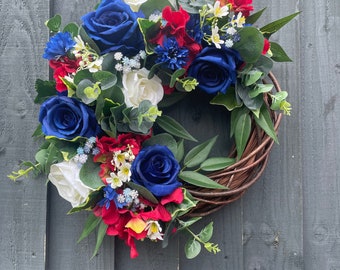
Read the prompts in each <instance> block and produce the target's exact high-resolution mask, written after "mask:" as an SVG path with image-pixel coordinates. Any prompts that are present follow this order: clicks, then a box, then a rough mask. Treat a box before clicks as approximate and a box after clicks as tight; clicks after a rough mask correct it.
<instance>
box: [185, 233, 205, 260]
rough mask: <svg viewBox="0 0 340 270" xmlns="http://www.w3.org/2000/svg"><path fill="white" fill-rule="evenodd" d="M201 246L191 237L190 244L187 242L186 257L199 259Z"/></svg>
mask: <svg viewBox="0 0 340 270" xmlns="http://www.w3.org/2000/svg"><path fill="white" fill-rule="evenodd" d="M201 248H202V247H201V244H200V243H199V242H198V241H196V240H195V238H194V237H190V239H189V240H188V242H186V244H185V247H184V251H185V256H186V257H187V258H188V259H193V258H195V257H197V255H198V254H200V252H201Z"/></svg>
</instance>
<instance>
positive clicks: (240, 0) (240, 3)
mask: <svg viewBox="0 0 340 270" xmlns="http://www.w3.org/2000/svg"><path fill="white" fill-rule="evenodd" d="M221 3H222V5H225V4H226V3H229V4H231V5H232V7H233V10H234V12H236V13H238V12H242V15H243V16H244V17H248V16H249V14H250V11H253V10H254V7H253V6H252V4H253V0H226V1H225V0H223V1H221Z"/></svg>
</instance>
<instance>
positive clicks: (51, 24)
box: [45, 14, 61, 33]
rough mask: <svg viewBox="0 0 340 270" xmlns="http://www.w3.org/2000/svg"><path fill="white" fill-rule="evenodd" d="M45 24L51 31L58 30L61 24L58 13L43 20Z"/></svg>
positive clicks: (55, 31)
mask: <svg viewBox="0 0 340 270" xmlns="http://www.w3.org/2000/svg"><path fill="white" fill-rule="evenodd" d="M45 25H46V26H47V27H48V29H49V30H50V31H51V32H53V33H57V32H59V29H60V26H61V16H60V15H59V14H56V15H55V16H54V17H52V18H50V19H49V20H47V21H46V22H45Z"/></svg>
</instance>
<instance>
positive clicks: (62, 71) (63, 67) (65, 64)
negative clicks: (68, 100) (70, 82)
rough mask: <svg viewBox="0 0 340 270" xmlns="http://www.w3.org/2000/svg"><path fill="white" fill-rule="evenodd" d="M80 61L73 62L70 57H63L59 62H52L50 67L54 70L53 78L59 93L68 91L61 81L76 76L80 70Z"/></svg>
mask: <svg viewBox="0 0 340 270" xmlns="http://www.w3.org/2000/svg"><path fill="white" fill-rule="evenodd" d="M79 61H80V59H78V60H71V59H69V58H68V57H61V58H59V59H58V60H50V61H49V64H50V67H51V68H52V69H53V70H54V73H53V78H54V79H55V81H56V89H57V91H58V92H64V91H67V86H66V85H65V84H64V82H63V81H62V80H61V79H62V78H65V77H66V76H70V75H74V74H75V73H76V71H77V69H78V68H79Z"/></svg>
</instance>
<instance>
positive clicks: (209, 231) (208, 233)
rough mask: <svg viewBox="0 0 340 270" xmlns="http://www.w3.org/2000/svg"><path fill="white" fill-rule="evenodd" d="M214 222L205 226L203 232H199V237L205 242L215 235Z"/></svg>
mask: <svg viewBox="0 0 340 270" xmlns="http://www.w3.org/2000/svg"><path fill="white" fill-rule="evenodd" d="M213 225H214V223H213V222H210V223H209V224H208V225H207V226H205V227H204V228H203V229H202V230H201V232H200V233H199V234H198V237H199V238H200V239H201V240H202V241H203V242H204V243H206V242H208V241H209V240H210V239H211V237H212V236H213V232H214V227H213Z"/></svg>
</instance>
